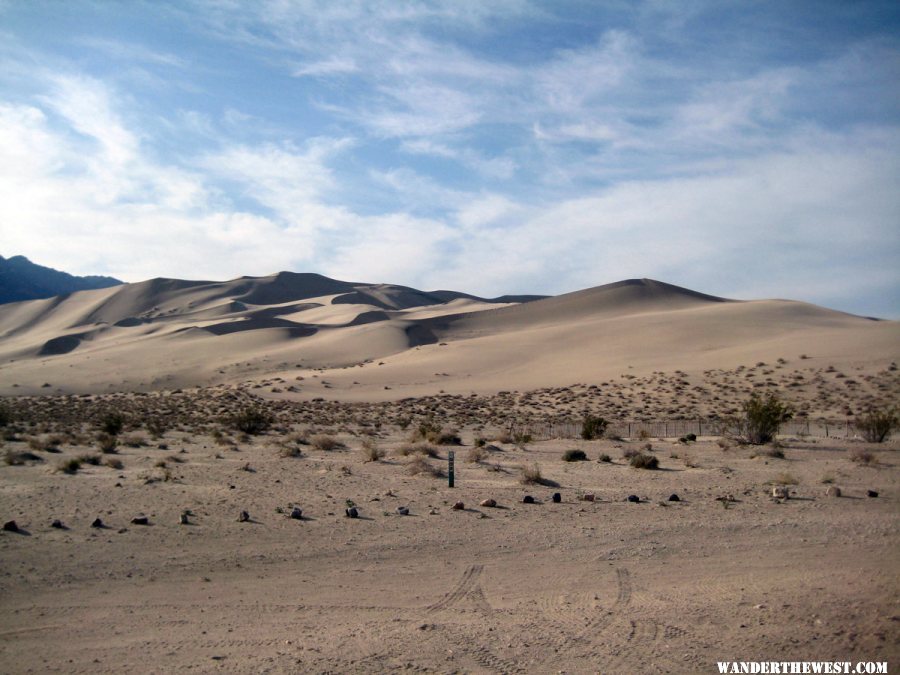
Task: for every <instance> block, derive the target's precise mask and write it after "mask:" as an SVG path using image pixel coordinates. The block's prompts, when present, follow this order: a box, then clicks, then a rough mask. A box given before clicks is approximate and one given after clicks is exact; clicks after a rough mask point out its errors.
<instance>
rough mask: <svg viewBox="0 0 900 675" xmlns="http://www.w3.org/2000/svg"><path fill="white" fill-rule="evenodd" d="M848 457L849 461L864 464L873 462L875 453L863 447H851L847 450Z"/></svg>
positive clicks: (867, 464)
mask: <svg viewBox="0 0 900 675" xmlns="http://www.w3.org/2000/svg"><path fill="white" fill-rule="evenodd" d="M849 458H850V461H851V462H853V463H855V464H863V465H865V466H869V465H871V464H874V463H875V455H873V454H872V453H871V452H869V451H868V450H866V449H864V448H853V449H852V450H850V452H849Z"/></svg>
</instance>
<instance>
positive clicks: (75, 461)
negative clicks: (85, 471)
mask: <svg viewBox="0 0 900 675" xmlns="http://www.w3.org/2000/svg"><path fill="white" fill-rule="evenodd" d="M80 468H81V460H80V459H79V458H77V457H72V458H71V459H66V460H63V461H62V462H60V463H59V464H58V465H57V467H56V469H57V471H61V472H63V473H67V474H70V475H71V474H75V473H78V469H80Z"/></svg>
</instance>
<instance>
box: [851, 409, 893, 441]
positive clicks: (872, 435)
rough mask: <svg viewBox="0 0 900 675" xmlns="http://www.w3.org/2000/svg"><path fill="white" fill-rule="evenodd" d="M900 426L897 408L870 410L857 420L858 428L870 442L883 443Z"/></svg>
mask: <svg viewBox="0 0 900 675" xmlns="http://www.w3.org/2000/svg"><path fill="white" fill-rule="evenodd" d="M898 426H900V418H898V416H897V411H896V410H870V411H869V412H867V413H866V414H865V415H862V416H861V417H859V418H858V419H857V420H856V429H857V430H858V431H859V432H860V433H861V434H862V437H863V438H864V439H865V440H867V441H868V442H869V443H883V442H884V441H886V440H887V439H889V438H890V437H891V432H892V431H893V430H894V429H896V428H897V427H898Z"/></svg>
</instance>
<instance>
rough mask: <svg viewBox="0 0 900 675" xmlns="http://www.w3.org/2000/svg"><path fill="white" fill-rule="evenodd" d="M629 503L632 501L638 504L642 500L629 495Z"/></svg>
mask: <svg viewBox="0 0 900 675" xmlns="http://www.w3.org/2000/svg"><path fill="white" fill-rule="evenodd" d="M628 501H630V502H632V503H634V504H637V503H638V502H640V501H641V498H640V497H638V496H637V495H628Z"/></svg>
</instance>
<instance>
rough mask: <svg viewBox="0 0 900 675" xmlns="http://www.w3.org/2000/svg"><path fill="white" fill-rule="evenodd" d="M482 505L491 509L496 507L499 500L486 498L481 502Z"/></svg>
mask: <svg viewBox="0 0 900 675" xmlns="http://www.w3.org/2000/svg"><path fill="white" fill-rule="evenodd" d="M481 506H486V507H488V508H489V509H493V508H494V507H496V506H497V500H496V499H485V500H484V501H482V502H481Z"/></svg>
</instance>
